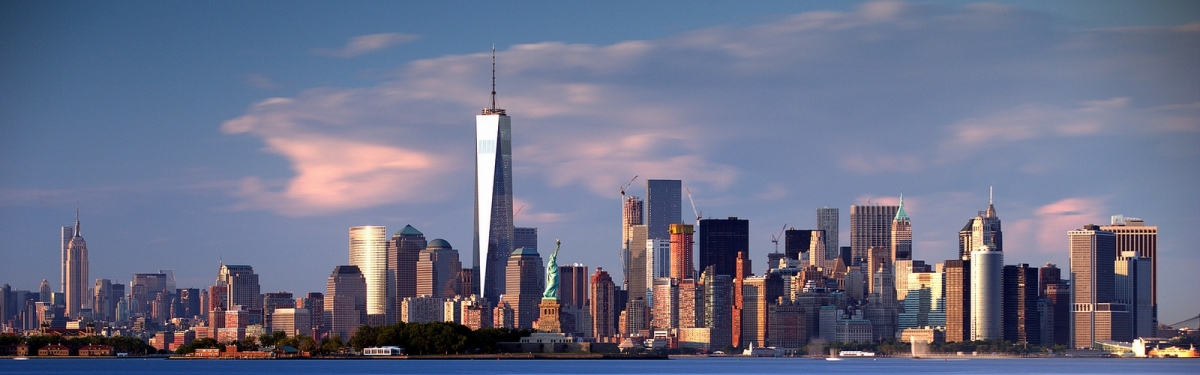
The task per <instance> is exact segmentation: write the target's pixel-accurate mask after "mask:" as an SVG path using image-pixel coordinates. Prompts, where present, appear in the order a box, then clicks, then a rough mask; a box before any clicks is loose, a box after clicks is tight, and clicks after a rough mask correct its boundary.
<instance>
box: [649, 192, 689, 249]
mask: <svg viewBox="0 0 1200 375" xmlns="http://www.w3.org/2000/svg"><path fill="white" fill-rule="evenodd" d="M682 205H683V182H682V181H680V180H646V226H647V232H646V238H657V239H663V240H666V239H670V238H671V234H670V229H671V224H680V223H683V215H682V212H683V211H681V210H682V209H683V206H682Z"/></svg>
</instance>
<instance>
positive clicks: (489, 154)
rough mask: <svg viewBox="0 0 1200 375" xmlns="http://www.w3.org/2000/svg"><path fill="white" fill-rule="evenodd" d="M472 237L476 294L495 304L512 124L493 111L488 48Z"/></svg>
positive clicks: (509, 200) (507, 238) (504, 252)
mask: <svg viewBox="0 0 1200 375" xmlns="http://www.w3.org/2000/svg"><path fill="white" fill-rule="evenodd" d="M475 137H476V149H475V151H476V153H475V227H474V229H475V236H474V239H473V243H472V249H471V258H472V261H473V262H474V265H473V267H474V274H475V275H478V276H479V277H478V278H477V280H479V284H480V285H481V288H480V294H481V295H482V296H483V297H484V299H487V300H488V301H493V302H494V301H498V300H499V298H500V295H501V294H503V293H504V291H505V286H504V283H505V264H507V262H508V257H509V255H510V254H512V252H513V242H512V241H513V193H512V120H511V119H510V118H509V117H508V114H507V112H505V111H504V110H503V109H500V108H498V107H496V50H495V47H493V48H492V100H491V103H490V105H489V106H488V108H484V109H483V111H482V112H481V113H480V114H479V115H476V116H475Z"/></svg>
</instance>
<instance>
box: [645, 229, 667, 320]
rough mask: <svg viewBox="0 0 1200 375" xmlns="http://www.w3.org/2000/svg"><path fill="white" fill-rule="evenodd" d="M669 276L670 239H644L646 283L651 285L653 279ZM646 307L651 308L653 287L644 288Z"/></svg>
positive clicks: (652, 305)
mask: <svg viewBox="0 0 1200 375" xmlns="http://www.w3.org/2000/svg"><path fill="white" fill-rule="evenodd" d="M662 277H671V240H666V239H662V240H660V239H654V238H651V239H648V240H646V285H648V286H653V285H654V279H658V278H662ZM646 293H647V294H646V301H647V304H646V305H647V307H649V308H653V307H654V304H653V301H654V288H653V287H649V288H647V289H646Z"/></svg>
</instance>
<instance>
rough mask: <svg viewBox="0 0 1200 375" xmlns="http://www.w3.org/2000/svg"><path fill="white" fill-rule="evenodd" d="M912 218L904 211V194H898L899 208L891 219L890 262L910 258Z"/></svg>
mask: <svg viewBox="0 0 1200 375" xmlns="http://www.w3.org/2000/svg"><path fill="white" fill-rule="evenodd" d="M912 236H913V235H912V220H909V218H908V213H907V212H904V194H900V208H899V209H897V210H896V217H895V218H893V219H892V238H891V242H892V262H895V261H897V260H911V259H912Z"/></svg>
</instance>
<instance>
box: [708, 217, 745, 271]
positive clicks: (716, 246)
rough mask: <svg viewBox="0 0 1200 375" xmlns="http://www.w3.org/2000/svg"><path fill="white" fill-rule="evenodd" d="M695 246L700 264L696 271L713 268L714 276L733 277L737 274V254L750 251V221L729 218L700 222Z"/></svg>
mask: <svg viewBox="0 0 1200 375" xmlns="http://www.w3.org/2000/svg"><path fill="white" fill-rule="evenodd" d="M698 236H699V240H698V241H697V242H698V243H697V245H698V246H699V247H700V249H699V252H700V254H699V258H700V263H699V264H697V265H696V267H697V269H700V270H703V269H707V268H708V267H709V266H713V272H715V274H716V275H726V276H733V275H734V274H736V273H737V270H736V268H737V254H738V253H746V254H747V255H748V254H749V251H750V221H749V220H745V219H738V218H736V217H730V218H726V219H704V220H700V234H699V235H698Z"/></svg>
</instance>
